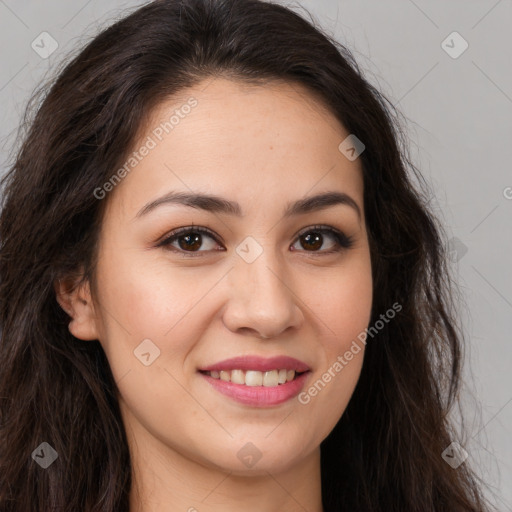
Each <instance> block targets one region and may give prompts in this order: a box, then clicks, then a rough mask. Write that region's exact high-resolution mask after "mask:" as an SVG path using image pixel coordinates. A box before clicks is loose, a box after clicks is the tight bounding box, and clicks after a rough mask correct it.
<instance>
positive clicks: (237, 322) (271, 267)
mask: <svg viewBox="0 0 512 512" xmlns="http://www.w3.org/2000/svg"><path fill="white" fill-rule="evenodd" d="M298 278H299V276H297V275H294V274H293V272H292V271H291V270H290V269H289V267H286V265H285V263H284V262H282V261H280V259H279V258H278V257H277V255H276V254H275V252H273V251H272V250H270V249H268V248H267V249H265V250H264V251H263V252H262V254H261V255H260V256H259V257H258V258H257V259H256V260H255V261H253V262H252V263H247V262H246V261H244V260H243V259H242V258H237V259H236V260H235V266H234V268H233V269H232V270H231V272H229V274H228V286H229V289H230V294H229V299H228V302H227V305H226V307H225V309H224V314H223V322H224V325H225V326H226V327H227V328H228V329H230V330H231V331H232V332H236V333H239V334H240V333H247V334H249V335H252V336H258V337H261V338H265V339H267V338H275V337H277V336H279V335H280V334H281V333H282V332H284V331H286V330H287V329H291V328H296V329H298V328H300V326H301V325H302V322H303V320H304V317H303V314H302V309H301V304H302V302H301V299H300V298H299V297H298V295H297V291H296V288H297V286H296V284H297V283H296V281H297V280H298Z"/></svg>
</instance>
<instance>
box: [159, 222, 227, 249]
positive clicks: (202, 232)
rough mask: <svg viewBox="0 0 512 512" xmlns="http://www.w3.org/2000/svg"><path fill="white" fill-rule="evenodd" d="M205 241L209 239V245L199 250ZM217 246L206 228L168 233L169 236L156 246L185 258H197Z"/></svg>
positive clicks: (185, 228)
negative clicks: (180, 254)
mask: <svg viewBox="0 0 512 512" xmlns="http://www.w3.org/2000/svg"><path fill="white" fill-rule="evenodd" d="M205 239H209V240H210V243H209V244H206V246H207V247H206V249H204V250H200V248H201V247H203V246H204V245H205ZM208 245H209V247H208ZM218 245H219V244H218V242H217V240H216V238H215V236H214V235H213V233H211V232H210V231H209V230H207V229H206V228H201V227H195V226H188V227H184V228H180V229H176V230H174V231H173V232H171V233H169V235H168V236H167V237H166V238H165V239H164V240H162V241H161V242H160V243H159V244H158V247H166V248H168V249H169V250H171V251H175V252H180V253H182V254H183V255H185V256H196V255H198V256H199V255H200V253H203V252H208V251H211V250H215V247H216V246H218ZM187 253H188V254H187ZM195 253H197V254H195Z"/></svg>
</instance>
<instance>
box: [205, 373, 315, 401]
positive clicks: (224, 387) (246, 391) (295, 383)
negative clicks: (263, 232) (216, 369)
mask: <svg viewBox="0 0 512 512" xmlns="http://www.w3.org/2000/svg"><path fill="white" fill-rule="evenodd" d="M309 373H310V372H309V371H308V372H304V373H302V374H301V375H299V376H298V377H297V378H296V379H293V380H291V381H290V382H286V383H285V384H279V385H278V386H268V387H267V386H246V385H245V384H234V383H233V382H226V381H225V380H221V379H214V378H213V377H210V376H209V375H206V374H204V373H200V375H202V376H203V377H204V378H205V379H206V380H207V382H208V383H209V384H210V385H211V386H213V387H214V388H215V389H216V390H217V391H220V392H221V393H222V394H223V395H226V396H229V397H230V398H233V399H234V400H236V401H237V402H240V403H242V404H245V405H252V406H255V407H270V406H272V405H279V404H282V403H284V402H287V401H288V400H291V399H292V398H294V397H295V396H297V395H298V394H299V393H300V391H301V390H302V388H303V387H304V383H305V381H306V379H307V377H308V375H309Z"/></svg>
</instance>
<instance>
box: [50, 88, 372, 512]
mask: <svg viewBox="0 0 512 512" xmlns="http://www.w3.org/2000/svg"><path fill="white" fill-rule="evenodd" d="M192 96H193V97H194V98H196V99H197V100H198V105H197V107H195V108H194V109H192V111H191V113H190V114H189V115H187V116H186V117H185V118H184V119H182V120H180V122H179V125H177V126H176V127H175V128H174V130H173V131H172V132H171V133H169V134H168V135H166V136H165V137H164V138H163V140H162V141H161V142H159V143H158V145H157V146H156V147H155V148H154V149H152V150H151V151H150V152H149V154H148V155H147V156H146V157H145V158H144V159H143V160H142V161H141V162H140V163H139V164H138V165H137V166H136V167H135V168H134V169H133V170H132V171H131V172H130V173H129V174H128V175H127V176H126V177H125V178H124V179H123V180H122V181H121V183H120V184H118V185H117V186H116V187H115V189H114V190H113V191H112V192H110V193H109V194H108V196H107V197H106V198H105V199H104V200H105V201H108V204H107V209H106V212H105V216H104V219H103V223H102V227H101V233H100V245H99V255H98V266H97V269H96V278H97V279H96V283H97V290H96V292H95V294H94V296H92V295H91V289H92V290H93V291H94V288H91V286H90V283H86V284H85V285H84V286H81V287H80V288H77V289H75V290H71V291H70V290H69V289H68V288H66V287H65V286H64V285H63V284H60V285H59V286H57V294H58V300H59V302H60V303H61V305H62V307H63V308H64V309H65V310H66V311H67V312H68V313H69V314H70V315H71V317H72V320H71V322H70V324H69V329H70V331H71V333H72V334H73V335H74V336H76V337H77V338H79V339H83V340H94V339H98V340H99V341H100V343H101V344H102V346H103V348H104V350H105V353H106V355H107V358H108V360H109V363H110V365H111V368H112V372H113V375H114V377H115V379H116V382H117V384H118V387H119V391H120V397H119V402H120V407H121V412H122V418H123V422H124V424H125V427H126V432H127V436H128V442H129V447H130V452H131V457H132V465H133V477H134V485H133V486H132V491H131V495H130V501H131V503H130V511H131V512H142V511H144V512H157V511H158V512H160V511H162V512H163V511H164V510H165V511H169V510H173V511H174V510H176V511H178V510H182V511H187V510H188V511H190V512H192V511H194V510H197V511H199V512H216V511H221V510H222V511H223V512H231V511H235V510H237V511H239V510H240V508H241V507H242V508H243V510H244V511H245V512H256V511H257V512H260V511H261V510H266V511H268V512H273V511H275V512H277V511H279V512H283V511H286V512H295V511H299V510H300V511H303V510H308V511H309V512H321V511H322V503H321V487H320V484H321V481H320V448H319V446H320V443H321V442H322V441H323V440H324V439H325V437H326V436H327V435H328V434H329V433H330V431H331V430H332V429H333V427H334V426H335V424H336V423H337V421H338V420H339V418H340V417H341V415H342V414H343V412H344V410H345V408H346V406H347V403H348V401H349V399H350V397H351V395H352V392H353V390H354V388H355V385H356V383H357V380H358V378H359V375H360V371H361V366H362V361H363V355H364V344H361V343H359V345H360V346H362V350H361V351H359V352H358V353H357V354H356V355H354V357H353V359H352V360H351V361H350V362H349V363H348V364H347V365H346V366H345V367H344V368H343V370H342V371H341V372H339V373H337V374H336V376H335V377H333V378H332V379H331V381H330V382H329V383H328V384H326V385H325V387H324V388H323V389H322V390H321V391H320V392H319V393H318V394H317V395H316V396H315V397H312V398H311V400H310V401H309V403H307V404H305V405H304V404H301V403H300V402H299V401H298V400H297V398H295V399H292V400H289V401H288V402H286V403H283V404H281V405H277V406H273V407H268V408H259V407H252V406H247V405H242V404H239V403H238V402H235V401H233V400H232V399H230V398H228V397H226V396H224V395H222V394H220V393H219V392H218V391H216V390H215V389H213V388H212V387H211V386H210V385H209V384H208V383H207V382H206V381H205V379H204V378H203V377H202V376H201V375H200V374H199V373H198V371H197V370H198V368H199V367H201V366H206V365H208V364H211V363H214V362H218V361H221V360H224V359H226V358H230V357H234V356H239V355H246V354H253V355H260V356H264V357H270V356H274V355H281V354H284V355H288V356H291V357H295V358H297V359H300V360H302V361H304V362H306V363H307V364H308V365H309V366H310V368H311V369H312V372H311V374H310V375H309V377H308V381H307V383H306V387H305V389H307V388H308V387H309V386H311V384H312V383H314V382H315V381H317V380H318V379H319V378H320V377H321V376H322V374H323V373H324V372H325V371H327V370H328V369H329V368H330V367H332V365H333V363H334V362H335V361H336V360H337V357H338V356H339V355H343V354H344V353H345V352H346V351H347V350H348V349H349V347H350V345H351V343H352V342H353V341H354V340H355V339H356V337H357V336H358V335H359V334H360V333H361V332H362V331H364V329H365V328H366V327H367V326H368V323H369V321H370V312H371V304H372V278H371V262H370V251H369V245H368V239H367V232H366V227H365V219H364V207H363V206H364V205H363V179H362V169H361V164H360V161H359V160H358V159H356V160H355V161H350V160H348V159H347V158H346V157H345V156H344V155H343V154H342V153H341V152H340V151H339V150H338V146H339V144H340V143H341V141H342V140H344V139H345V138H346V137H347V136H348V134H349V133H348V132H347V131H346V130H345V129H344V127H343V126H342V125H341V124H340V123H339V122H338V121H337V119H336V118H335V117H334V116H333V115H332V114H331V113H330V112H329V111H328V110H327V109H325V108H324V107H323V105H322V104H321V102H320V101H319V100H318V99H317V98H316V97H314V96H313V95H312V94H311V93H310V92H309V91H307V90H306V89H303V88H302V87H300V86H298V85H297V84H293V85H291V84H286V83H282V82H276V83H272V84H268V85H265V86H250V85H244V84H241V83H239V82H235V81H231V80H228V79H224V78H216V79H215V80H213V81H208V82H202V83H201V84H199V85H197V86H195V87H193V88H190V89H188V90H186V91H182V93H181V94H180V96H176V97H174V98H172V99H171V100H168V101H166V102H165V103H163V104H160V105H159V106H158V108H156V109H155V110H154V111H153V114H152V117H151V119H150V122H149V123H148V125H147V126H148V128H147V131H145V132H144V131H143V133H142V135H141V137H140V141H144V140H145V139H146V138H147V136H148V135H150V134H151V130H152V129H154V128H155V127H156V126H158V125H159V123H160V122H162V121H163V120H168V119H169V117H170V116H171V115H172V113H173V112H174V111H175V110H176V109H177V108H179V107H180V106H181V105H183V104H184V103H185V102H186V100H187V99H188V98H190V97H192ZM138 147H140V144H137V145H136V148H138ZM134 149H135V148H134ZM171 190H177V191H184V192H190V191H192V190H193V191H196V192H201V193H210V194H216V195H219V196H222V197H225V198H227V199H229V200H233V201H237V202H239V204H240V206H241V208H242V211H243V214H244V216H243V217H240V218H238V217H236V216H230V215H227V214H225V213H211V212H206V211H201V210H200V209H195V208H191V207H187V206H182V205H172V204H166V205H161V206H159V207H158V208H156V209H154V210H153V211H151V212H150V213H148V214H147V215H144V216H141V217H140V218H137V217H136V215H137V212H139V211H140V210H141V209H142V208H143V207H144V205H146V204H147V203H148V202H150V201H153V200H154V199H156V198H159V197H160V196H162V195H164V194H165V193H167V192H169V191H171ZM327 191H337V192H344V193H346V194H348V195H350V196H351V197H352V198H353V199H354V201H355V202H356V203H357V205H358V206H359V208H360V210H361V218H359V217H358V215H357V213H356V211H355V210H354V209H353V208H351V207H350V206H347V205H335V206H331V207H328V208H325V209H322V210H318V211H315V212H312V213H308V214H306V215H299V216H295V217H292V218H282V213H283V210H284V208H285V206H286V205H287V203H288V202H292V201H295V200H298V199H301V198H304V197H306V196H311V195H315V194H317V193H320V192H327ZM192 224H194V226H204V227H207V228H209V229H211V230H212V231H213V232H214V233H215V234H216V235H217V240H218V241H216V240H214V239H212V238H209V237H208V236H207V235H202V245H200V244H199V249H196V250H195V254H196V255H197V254H199V256H198V257H189V258H185V257H182V256H180V254H178V253H175V252H172V251H171V250H170V249H169V248H168V247H167V248H166V247H156V243H157V241H158V240H160V239H162V237H163V236H164V235H166V234H168V233H170V232H171V231H172V230H174V229H176V228H180V227H183V226H191V225H192ZM315 224H326V225H330V226H332V227H334V228H337V229H339V230H341V231H343V232H344V233H345V234H346V235H348V236H351V237H353V239H354V244H353V246H352V247H351V248H349V249H344V248H341V250H340V252H336V253H333V254H330V255H328V254H322V253H324V252H325V251H328V250H329V249H332V248H335V247H336V242H335V239H334V238H333V237H332V236H331V235H330V234H324V235H323V243H322V244H320V243H319V245H318V248H315V247H313V248H312V247H311V245H308V244H307V243H305V242H304V241H303V240H304V236H302V237H298V234H299V232H300V231H302V230H304V228H308V227H310V226H313V225H315ZM312 231H313V232H315V230H312ZM304 234H305V235H306V234H307V232H306V233H304ZM247 236H251V237H253V238H254V239H255V240H256V241H257V242H258V244H259V245H260V246H261V248H262V250H263V252H262V254H261V255H260V256H259V257H258V258H257V259H256V260H255V261H253V262H252V263H247V262H246V261H245V260H244V259H243V258H241V257H240V256H239V254H238V253H237V252H236V248H237V246H238V245H239V244H240V243H241V242H242V241H243V240H244V239H245V238H246V237H247ZM301 239H302V242H301ZM292 246H293V247H294V249H295V250H293V249H290V248H291V247H292ZM173 247H174V248H175V249H176V250H179V248H181V249H182V252H185V251H186V249H183V247H186V244H184V243H183V241H182V244H181V245H180V244H179V242H177V241H175V242H174V243H173ZM219 248H221V249H222V248H224V249H225V250H224V251H222V250H215V249H219ZM265 337H267V338H265ZM148 338H149V339H150V340H152V342H153V343H154V344H155V345H156V346H157V347H158V348H159V350H160V355H159V357H158V358H156V359H155V360H154V361H153V362H152V363H151V364H150V365H149V366H145V365H144V364H142V363H141V362H140V360H139V359H138V358H137V357H135V356H134V350H135V349H136V348H137V346H138V345H139V344H140V343H141V341H142V340H144V339H148ZM248 442H251V443H252V444H253V445H255V446H256V447H257V450H258V451H259V453H260V454H261V458H260V460H259V461H258V462H257V463H256V464H255V465H254V466H253V467H251V468H249V467H246V465H244V464H243V463H242V462H241V461H240V460H239V458H238V457H237V453H238V451H239V450H240V449H241V448H242V447H243V446H244V445H246V443H248Z"/></svg>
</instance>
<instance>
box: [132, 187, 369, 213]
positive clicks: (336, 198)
mask: <svg viewBox="0 0 512 512" xmlns="http://www.w3.org/2000/svg"><path fill="white" fill-rule="evenodd" d="M163 204H178V205H183V206H189V207H191V208H197V209H200V210H204V211H207V212H212V213H224V214H227V215H235V216H237V217H243V214H242V208H241V207H240V204H239V203H237V202H236V201H230V200H228V199H226V198H223V197H219V196H216V195H210V194H199V193H189V192H176V191H171V192H169V193H167V194H165V195H164V196H162V197H159V198H158V199H155V200H154V201H151V202H149V203H147V204H146V205H145V206H144V207H143V208H142V209H141V210H140V211H139V212H138V213H137V215H136V216H135V217H136V218H139V217H142V216H144V215H147V214H148V213H150V212H151V211H153V210H155V209H156V208H157V207H159V206H161V205H163ZM339 204H341V205H346V206H350V207H351V208H353V209H354V210H355V211H356V212H357V215H358V217H359V220H361V210H360V208H359V205H358V204H357V203H356V201H355V200H354V199H353V198H352V197H351V196H349V195H348V194H346V193H344V192H324V193H322V194H317V195H314V196H310V197H305V198H303V199H299V200H297V201H295V202H293V203H288V204H287V205H286V207H285V210H284V213H283V218H287V217H292V216H296V215H304V214H306V213H311V212H313V211H317V210H323V209H325V208H329V207H331V206H335V205H339Z"/></svg>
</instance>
